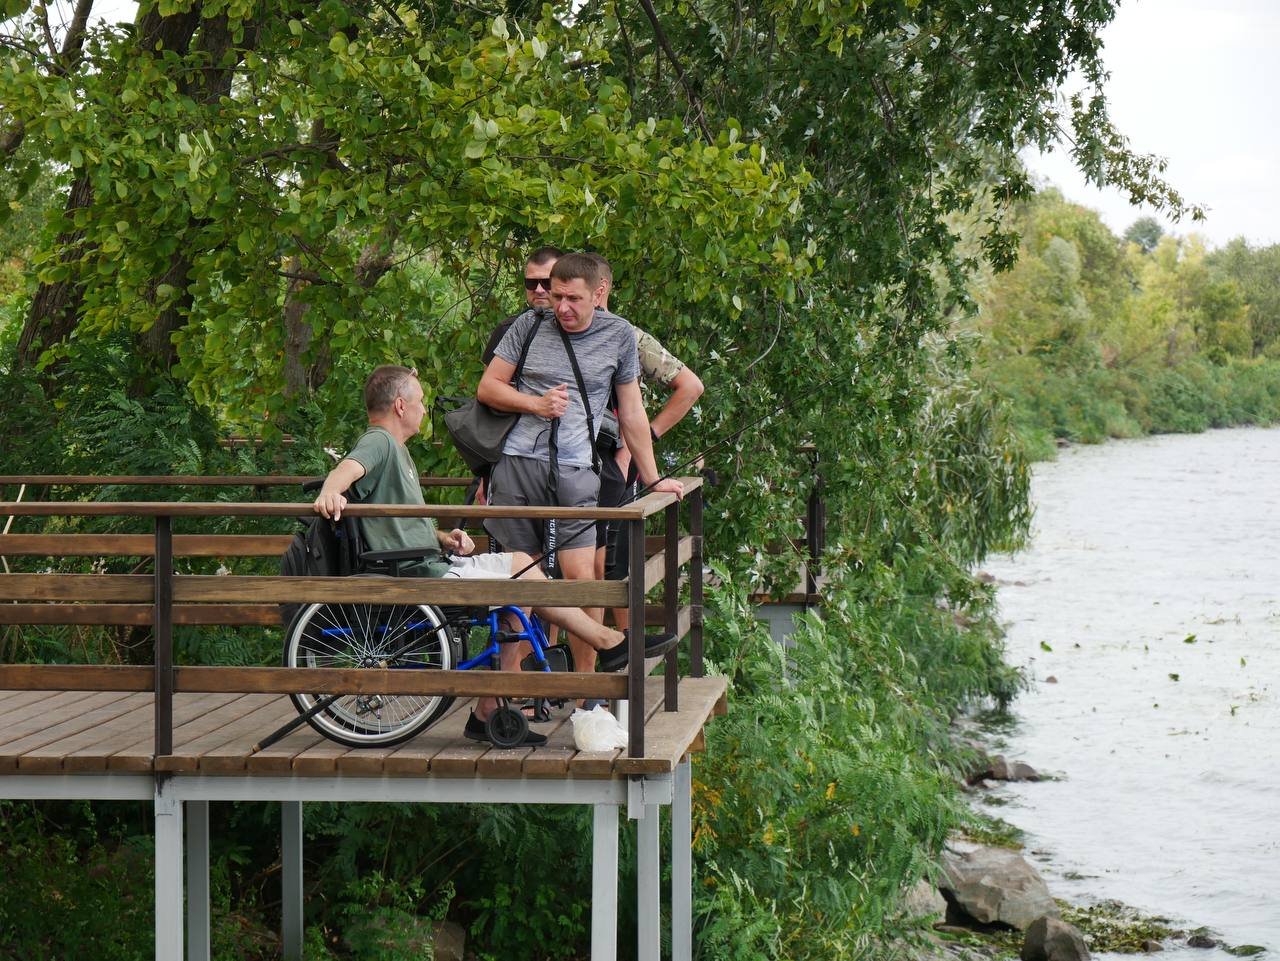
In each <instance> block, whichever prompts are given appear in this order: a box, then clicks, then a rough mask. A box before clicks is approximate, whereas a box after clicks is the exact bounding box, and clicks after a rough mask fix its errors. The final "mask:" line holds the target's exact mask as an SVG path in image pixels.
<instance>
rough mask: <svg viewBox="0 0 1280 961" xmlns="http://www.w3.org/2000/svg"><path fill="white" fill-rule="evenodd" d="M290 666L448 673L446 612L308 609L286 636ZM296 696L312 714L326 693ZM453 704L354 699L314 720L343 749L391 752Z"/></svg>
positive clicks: (403, 607) (399, 607) (396, 697)
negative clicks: (342, 745)
mask: <svg viewBox="0 0 1280 961" xmlns="http://www.w3.org/2000/svg"><path fill="white" fill-rule="evenodd" d="M284 665H285V667H366V668H372V669H378V670H382V669H385V668H390V669H391V670H437V671H447V670H450V669H451V668H452V667H453V666H454V654H453V643H452V638H451V636H450V633H449V627H448V625H447V624H446V623H445V619H444V616H443V615H442V614H441V613H440V611H439V609H437V608H435V607H431V606H428V605H425V604H419V605H411V604H308V605H306V606H305V607H303V608H302V609H301V610H299V611H298V613H297V614H296V615H295V616H294V618H293V620H292V621H291V622H290V624H289V626H288V628H287V629H286V631H285V644H284ZM290 697H291V698H292V699H293V703H294V706H295V707H297V709H298V711H299V713H306V712H307V711H309V710H310V709H311V708H312V707H313V706H314V705H315V704H316V702H317V701H319V700H321V699H322V698H323V697H324V695H321V694H292V695H290ZM452 703H453V698H452V697H445V696H441V695H417V694H408V695H406V694H352V695H345V696H343V697H340V698H338V699H337V700H336V701H334V702H333V703H332V704H330V705H329V706H328V707H326V708H325V709H324V710H322V711H320V712H319V713H318V714H316V715H314V716H313V717H310V718H308V719H307V723H309V724H310V725H311V726H312V727H313V728H315V729H316V730H317V731H319V732H320V733H321V734H323V735H324V736H325V737H327V738H329V739H331V740H334V741H337V742H338V743H340V744H347V745H350V746H352V747H385V746H387V745H390V744H399V743H400V742H401V741H407V740H408V739H409V738H411V737H413V736H414V735H415V734H417V733H418V732H419V731H421V730H423V729H424V728H426V727H428V726H429V725H430V724H432V723H433V722H434V721H436V720H437V719H438V718H439V717H440V716H441V715H442V714H444V712H445V711H447V710H448V709H449V706H450V705H451V704H452Z"/></svg>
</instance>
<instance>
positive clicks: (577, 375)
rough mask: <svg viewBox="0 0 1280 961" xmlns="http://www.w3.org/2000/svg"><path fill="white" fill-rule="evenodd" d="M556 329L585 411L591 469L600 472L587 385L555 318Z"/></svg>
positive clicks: (570, 344)
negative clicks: (567, 357) (571, 368)
mask: <svg viewBox="0 0 1280 961" xmlns="http://www.w3.org/2000/svg"><path fill="white" fill-rule="evenodd" d="M556 330H558V331H559V332H560V340H561V342H562V343H563V344H564V351H565V353H566V354H568V355H569V365H570V366H571V367H573V377H574V379H575V380H576V381H577V382H578V397H579V398H580V399H581V400H582V408H583V410H585V411H586V412H587V440H588V446H590V448H591V470H592V471H594V472H595V473H597V474H599V473H600V455H599V454H598V453H597V452H596V419H595V418H594V417H593V416H591V401H590V399H589V398H588V397H587V385H586V382H585V381H584V380H583V379H582V370H581V368H579V367H578V357H577V355H576V354H574V352H573V344H572V343H570V342H569V335H568V334H567V333H566V332H565V329H564V328H563V327H561V326H560V319H559V318H558V317H557V318H556Z"/></svg>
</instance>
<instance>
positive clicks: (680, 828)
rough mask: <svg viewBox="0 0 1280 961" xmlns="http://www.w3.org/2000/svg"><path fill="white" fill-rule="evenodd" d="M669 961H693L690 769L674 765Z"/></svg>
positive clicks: (687, 764)
mask: <svg viewBox="0 0 1280 961" xmlns="http://www.w3.org/2000/svg"><path fill="white" fill-rule="evenodd" d="M671 961H693V767H692V764H691V763H690V761H689V758H688V756H687V755H686V756H685V759H684V760H683V761H681V762H680V763H679V764H678V765H676V777H675V795H674V796H673V797H672V799H671Z"/></svg>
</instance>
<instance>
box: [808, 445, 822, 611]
mask: <svg viewBox="0 0 1280 961" xmlns="http://www.w3.org/2000/svg"><path fill="white" fill-rule="evenodd" d="M805 541H806V546H807V548H808V555H809V556H808V558H807V559H806V561H805V585H804V591H805V599H804V603H805V607H808V606H809V598H810V597H811V596H812V595H814V594H816V593H818V577H819V576H820V575H821V574H822V552H823V550H825V549H826V546H827V544H826V542H827V508H826V505H825V504H824V503H823V502H822V476H821V475H820V474H819V473H818V455H817V454H816V453H815V454H814V455H813V487H812V488H810V490H809V509H808V511H807V512H806V517H805Z"/></svg>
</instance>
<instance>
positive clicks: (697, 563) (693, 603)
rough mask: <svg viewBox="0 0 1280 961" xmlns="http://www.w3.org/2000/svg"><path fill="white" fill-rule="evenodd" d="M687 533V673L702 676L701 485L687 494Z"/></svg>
mask: <svg viewBox="0 0 1280 961" xmlns="http://www.w3.org/2000/svg"><path fill="white" fill-rule="evenodd" d="M689 535H690V536H691V537H692V538H693V556H692V557H691V558H690V560H689V568H690V569H689V608H690V610H689V675H690V676H691V677H702V675H703V673H704V670H703V667H702V487H701V486H699V487H698V488H696V489H695V490H694V491H693V493H692V494H691V495H690V496H689Z"/></svg>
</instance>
